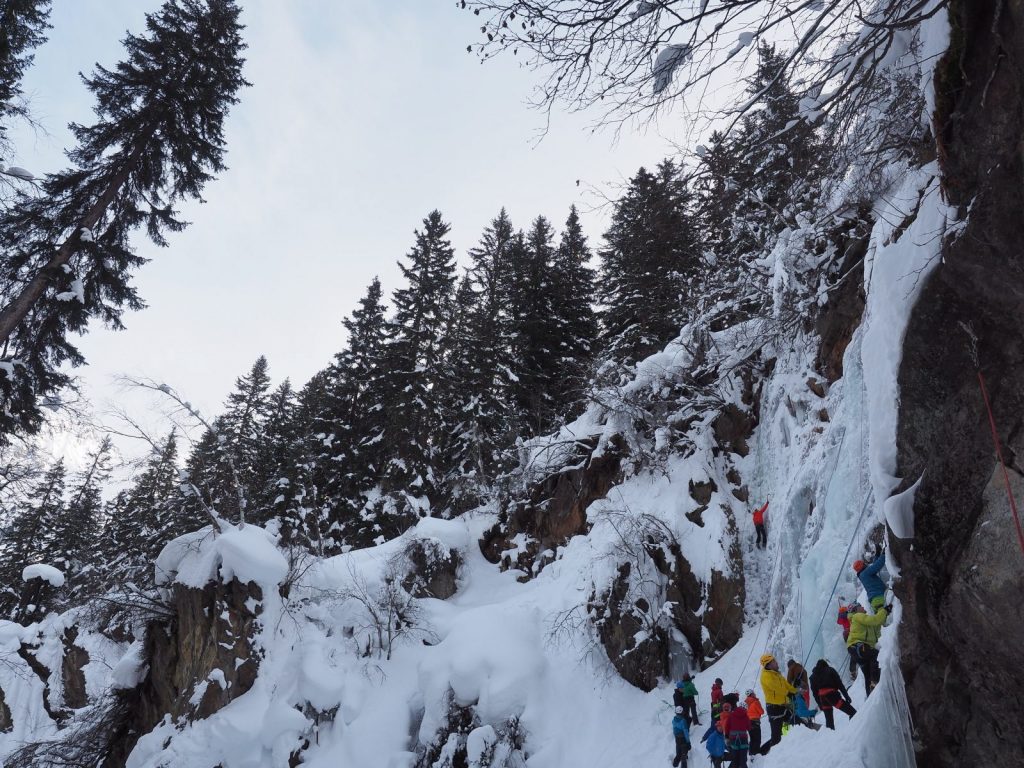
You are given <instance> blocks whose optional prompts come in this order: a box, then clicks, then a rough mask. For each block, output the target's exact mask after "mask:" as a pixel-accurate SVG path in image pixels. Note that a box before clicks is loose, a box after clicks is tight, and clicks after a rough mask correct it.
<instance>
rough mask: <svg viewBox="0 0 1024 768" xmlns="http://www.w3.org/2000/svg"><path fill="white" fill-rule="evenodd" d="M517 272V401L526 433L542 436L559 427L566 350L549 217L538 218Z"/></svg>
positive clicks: (515, 302)
mask: <svg viewBox="0 0 1024 768" xmlns="http://www.w3.org/2000/svg"><path fill="white" fill-rule="evenodd" d="M523 244H524V245H525V248H524V249H523V250H522V251H520V254H521V260H520V261H519V264H518V267H517V269H516V270H515V273H514V274H515V277H514V280H515V287H514V291H515V294H516V299H515V300H514V301H513V304H514V306H515V315H516V316H515V321H516V322H515V324H516V339H515V349H516V356H517V357H518V359H519V365H518V367H517V369H516V378H517V381H516V383H515V398H516V402H517V404H518V406H519V409H520V413H521V414H522V422H523V427H524V432H525V433H526V434H529V435H536V434H541V433H543V432H546V431H548V429H549V428H550V427H551V426H552V425H553V424H554V423H555V418H554V417H555V413H554V398H553V396H552V389H553V385H554V381H555V375H556V370H557V367H556V366H557V362H558V359H557V355H558V354H559V351H560V338H559V334H560V330H561V329H560V327H559V325H560V323H559V321H558V319H557V317H556V314H555V302H556V301H557V298H558V297H557V295H556V290H557V285H556V278H555V273H554V261H555V245H554V230H553V229H552V227H551V224H550V223H549V222H548V220H547V219H546V218H544V217H543V216H538V217H537V218H536V219H534V221H533V224H532V225H531V227H530V231H529V232H528V233H527V234H526V237H525V239H524V241H523Z"/></svg>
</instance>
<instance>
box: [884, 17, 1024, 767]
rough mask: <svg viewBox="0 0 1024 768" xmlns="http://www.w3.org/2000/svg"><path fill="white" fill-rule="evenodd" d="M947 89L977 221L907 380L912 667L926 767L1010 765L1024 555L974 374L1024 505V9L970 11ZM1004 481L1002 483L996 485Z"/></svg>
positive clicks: (947, 146) (921, 321)
mask: <svg viewBox="0 0 1024 768" xmlns="http://www.w3.org/2000/svg"><path fill="white" fill-rule="evenodd" d="M950 14H951V26H952V29H953V36H952V42H951V47H950V51H949V53H948V54H947V55H946V58H945V59H944V60H943V62H942V63H941V64H940V67H939V70H938V73H937V75H936V92H937V100H938V110H937V114H936V125H937V132H938V136H937V138H938V142H937V143H938V148H939V159H940V162H941V167H942V172H943V186H944V190H945V192H946V195H947V199H948V200H949V201H950V202H951V203H953V204H956V205H958V206H959V207H960V210H961V212H966V209H967V206H970V218H969V222H968V225H967V228H966V230H965V231H964V233H963V234H962V236H960V237H959V239H957V240H956V241H955V242H952V243H947V244H946V246H945V248H944V253H943V256H944V259H943V263H942V265H940V266H939V267H938V268H937V269H936V270H935V272H934V273H933V276H932V278H931V279H930V280H929V282H928V284H927V285H926V286H925V287H924V290H923V292H922V295H921V297H920V299H919V301H918V304H917V306H916V307H915V311H914V313H913V316H912V318H911V322H910V326H909V328H908V330H907V335H906V340H905V344H904V356H903V363H902V367H901V371H900V397H901V404H900V425H899V433H898V448H899V474H900V476H901V477H904V478H906V480H905V481H904V483H905V484H909V483H910V482H913V481H914V480H916V479H917V478H918V477H919V476H921V474H922V473H924V478H923V481H922V483H921V486H920V489H919V491H918V493H917V496H916V499H915V507H914V512H915V518H916V525H915V528H916V530H915V535H916V538H915V540H914V541H913V549H912V550H911V548H910V546H909V544H910V543H909V542H905V543H902V544H897V545H896V546H895V550H896V555H897V556H898V559H899V562H900V563H901V565H902V566H903V579H902V581H901V582H900V583H899V584H898V585H897V594H898V595H899V596H900V598H901V599H902V600H903V601H904V604H905V611H904V624H903V627H902V629H901V632H902V633H903V640H902V642H901V647H902V649H903V651H902V653H903V656H902V666H903V671H904V677H905V679H906V683H907V695H908V699H909V702H910V707H911V714H912V716H913V719H914V723H915V725H916V728H917V730H918V739H919V741H920V743H921V744H922V747H923V748H922V751H921V753H920V754H919V756H918V759H919V765H922V766H929V768H933V767H934V768H946V767H947V766H948V767H949V768H953V766H965V765H1011V764H1016V763H1018V762H1019V761H1020V752H1021V749H1022V748H1024V720H1021V718H1019V717H1017V716H1016V714H1014V715H1013V716H1011V717H1006V714H1007V712H1012V713H1016V712H1017V711H1018V705H1019V704H1020V703H1021V697H1020V691H1021V690H1022V689H1024V667H1022V666H1021V663H1020V649H1021V647H1022V645H1024V611H1022V607H1021V601H1020V599H1019V589H1020V584H1022V583H1024V553H1022V552H1021V551H1020V547H1019V545H1018V543H1017V535H1016V530H1015V526H1014V524H1013V522H1012V519H1011V516H1010V514H1009V511H1008V501H1007V497H1006V493H1005V490H1003V489H1002V488H1001V484H1002V477H1001V474H1000V473H1001V470H1000V469H999V467H998V466H997V465H996V463H995V462H996V459H995V450H994V448H993V445H992V438H991V434H990V431H989V424H988V420H987V416H986V413H985V409H984V405H983V402H982V398H981V394H980V391H979V386H978V379H977V376H976V373H975V359H974V356H973V354H972V349H971V342H970V340H969V334H968V332H967V330H965V328H964V326H967V327H968V328H969V329H970V330H971V332H973V334H975V335H976V336H977V339H978V342H977V361H978V363H979V364H980V366H981V369H982V371H983V372H984V375H985V378H986V380H987V384H988V388H989V392H990V395H991V400H992V407H993V410H994V414H995V420H996V424H997V427H998V430H999V433H1000V435H1001V438H1002V439H1003V441H1004V453H1005V456H1006V459H1007V461H1008V462H1009V463H1010V464H1011V465H1012V468H1011V470H1010V475H1011V477H1013V479H1014V485H1015V487H1016V493H1017V499H1018V501H1024V487H1022V483H1021V466H1020V465H1021V462H1020V460H1019V459H1018V458H1017V457H1019V456H1020V455H1021V451H1024V434H1022V432H1021V427H1022V426H1024V313H1022V311H1021V308H1022V307H1024V257H1022V251H1021V243H1022V242H1024V216H1022V214H1021V212H1022V211H1024V167H1022V152H1021V126H1022V125H1024V74H1022V72H1024V2H1021V0H1006V1H999V0H971V2H967V0H956V2H952V3H951V4H950ZM994 470H997V471H994Z"/></svg>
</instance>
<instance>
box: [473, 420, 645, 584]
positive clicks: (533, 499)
mask: <svg viewBox="0 0 1024 768" xmlns="http://www.w3.org/2000/svg"><path fill="white" fill-rule="evenodd" d="M596 447H597V438H593V439H591V440H588V441H581V442H580V444H579V460H578V462H576V465H575V466H574V467H573V468H571V469H566V470H564V471H562V472H557V473H554V474H552V475H550V476H549V477H547V478H545V479H544V480H543V481H541V482H540V483H537V484H536V485H535V486H534V487H533V488H532V489H531V490H530V492H529V495H528V497H527V498H526V499H524V500H519V501H515V502H513V503H512V504H510V505H509V509H508V510H507V511H506V512H505V513H503V515H502V519H501V520H500V521H499V522H498V524H497V525H495V526H494V528H492V529H491V530H490V531H488V532H487V533H486V534H485V535H484V538H483V539H482V540H481V542H480V549H481V551H482V552H483V554H484V557H486V558H487V559H488V560H490V561H491V562H492V563H499V562H500V563H501V564H502V567H504V568H510V567H511V568H521V569H523V570H525V571H526V572H528V573H533V572H534V571H535V569H534V568H533V567H532V566H533V564H534V563H535V562H536V560H537V558H538V555H541V554H542V553H544V552H550V551H553V550H555V549H556V548H558V547H560V546H563V545H564V544H565V542H567V541H568V540H569V539H570V538H572V537H573V536H576V535H578V534H582V533H586V531H587V507H589V506H590V505H591V503H593V502H594V501H596V500H597V499H601V498H604V497H605V496H606V495H607V494H608V491H609V490H611V488H612V486H614V485H615V484H616V483H618V482H620V481H621V480H622V472H621V466H622V460H623V458H625V456H626V453H627V451H626V447H625V444H624V443H623V442H622V441H621V440H618V439H616V440H613V441H611V443H610V444H609V445H608V446H607V447H606V449H605V451H604V452H603V453H602V454H601V455H600V456H594V455H593V453H594V449H595V448H596ZM520 534H524V535H525V537H526V539H527V544H526V546H525V547H523V548H519V549H517V550H516V554H515V556H514V557H513V556H511V555H508V554H505V553H507V552H509V551H510V550H512V549H513V547H514V545H513V539H515V538H516V537H517V536H519V535H520Z"/></svg>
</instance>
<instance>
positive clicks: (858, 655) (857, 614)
mask: <svg viewBox="0 0 1024 768" xmlns="http://www.w3.org/2000/svg"><path fill="white" fill-rule="evenodd" d="M891 610H892V606H883V607H881V608H879V609H878V611H877V613H875V614H874V615H873V616H869V615H868V614H867V613H865V611H864V607H863V606H862V605H860V604H859V603H854V604H853V605H851V606H850V607H849V608H848V609H847V611H848V614H849V616H850V636H849V638H847V640H846V650H847V652H848V653H849V654H850V658H851V659H853V660H854V661H856V662H857V664H858V665H859V666H860V671H861V672H862V673H863V675H864V690H865V691H866V692H867V694H868V695H870V694H871V691H872V690H874V687H875V686H876V685H877V684H878V678H879V676H880V675H881V670H880V669H879V668H878V649H877V648H875V646H876V645H877V644H878V639H879V637H881V635H882V625H883V624H885V620H886V618H887V617H888V615H889V611H891Z"/></svg>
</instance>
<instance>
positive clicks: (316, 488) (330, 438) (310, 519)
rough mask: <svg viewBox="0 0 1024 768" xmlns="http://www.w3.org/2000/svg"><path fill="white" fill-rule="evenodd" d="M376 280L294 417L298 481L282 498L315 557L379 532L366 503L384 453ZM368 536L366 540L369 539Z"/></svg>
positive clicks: (381, 312) (382, 327) (381, 330)
mask: <svg viewBox="0 0 1024 768" xmlns="http://www.w3.org/2000/svg"><path fill="white" fill-rule="evenodd" d="M382 295H383V294H382V290H381V285H380V280H378V279H377V278H374V279H373V281H372V282H371V283H370V285H369V287H368V288H367V290H366V294H365V295H364V296H363V298H362V299H360V301H359V307H358V309H356V310H355V311H353V312H352V315H351V317H348V318H345V320H343V321H342V323H343V325H344V326H345V329H346V330H347V331H348V342H347V344H346V346H345V348H344V349H343V350H342V351H341V352H339V353H338V354H337V355H335V358H334V361H333V362H332V363H331V365H330V366H328V367H327V368H326V369H324V370H323V371H321V372H320V373H318V374H317V376H315V377H314V379H313V380H312V381H311V382H310V384H308V385H307V387H306V390H304V393H303V396H302V398H300V400H301V401H303V402H304V403H305V404H304V405H301V407H300V409H299V413H298V416H297V420H298V422H299V423H300V424H302V425H303V426H301V427H300V430H299V435H298V440H299V441H300V442H301V448H300V449H299V450H298V454H297V455H299V456H300V457H301V458H299V459H298V461H299V463H300V465H301V470H302V471H301V472H300V477H301V479H297V480H296V481H295V485H294V486H292V487H290V488H289V491H288V493H287V494H286V496H287V499H286V500H285V502H284V503H285V505H286V507H287V511H286V512H284V513H283V519H284V520H286V521H288V522H287V524H286V528H288V529H290V530H291V529H293V530H294V531H295V532H296V536H297V538H298V539H301V540H303V541H304V542H305V543H306V544H307V545H308V546H309V547H310V548H311V549H312V551H315V552H320V553H331V552H334V551H337V549H338V548H339V547H340V546H341V545H342V544H346V543H347V544H354V543H359V542H361V543H363V544H366V543H369V542H370V541H372V539H373V538H376V536H377V535H379V534H378V533H376V532H373V522H372V521H369V520H367V517H369V516H370V514H369V513H367V511H366V504H367V501H368V500H369V498H370V496H371V495H372V493H373V491H374V489H376V488H378V487H379V485H380V481H381V475H382V472H383V469H384V465H385V463H386V460H387V456H388V447H387V445H385V441H384V432H385V428H386V426H387V416H386V412H385V405H384V402H385V398H386V397H387V368H386V363H385V355H386V354H387V339H388V336H387V334H388V331H389V326H388V323H387V320H386V317H385V311H386V308H385V306H384V304H383V303H382V300H381V299H382ZM367 537H368V538H367Z"/></svg>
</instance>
